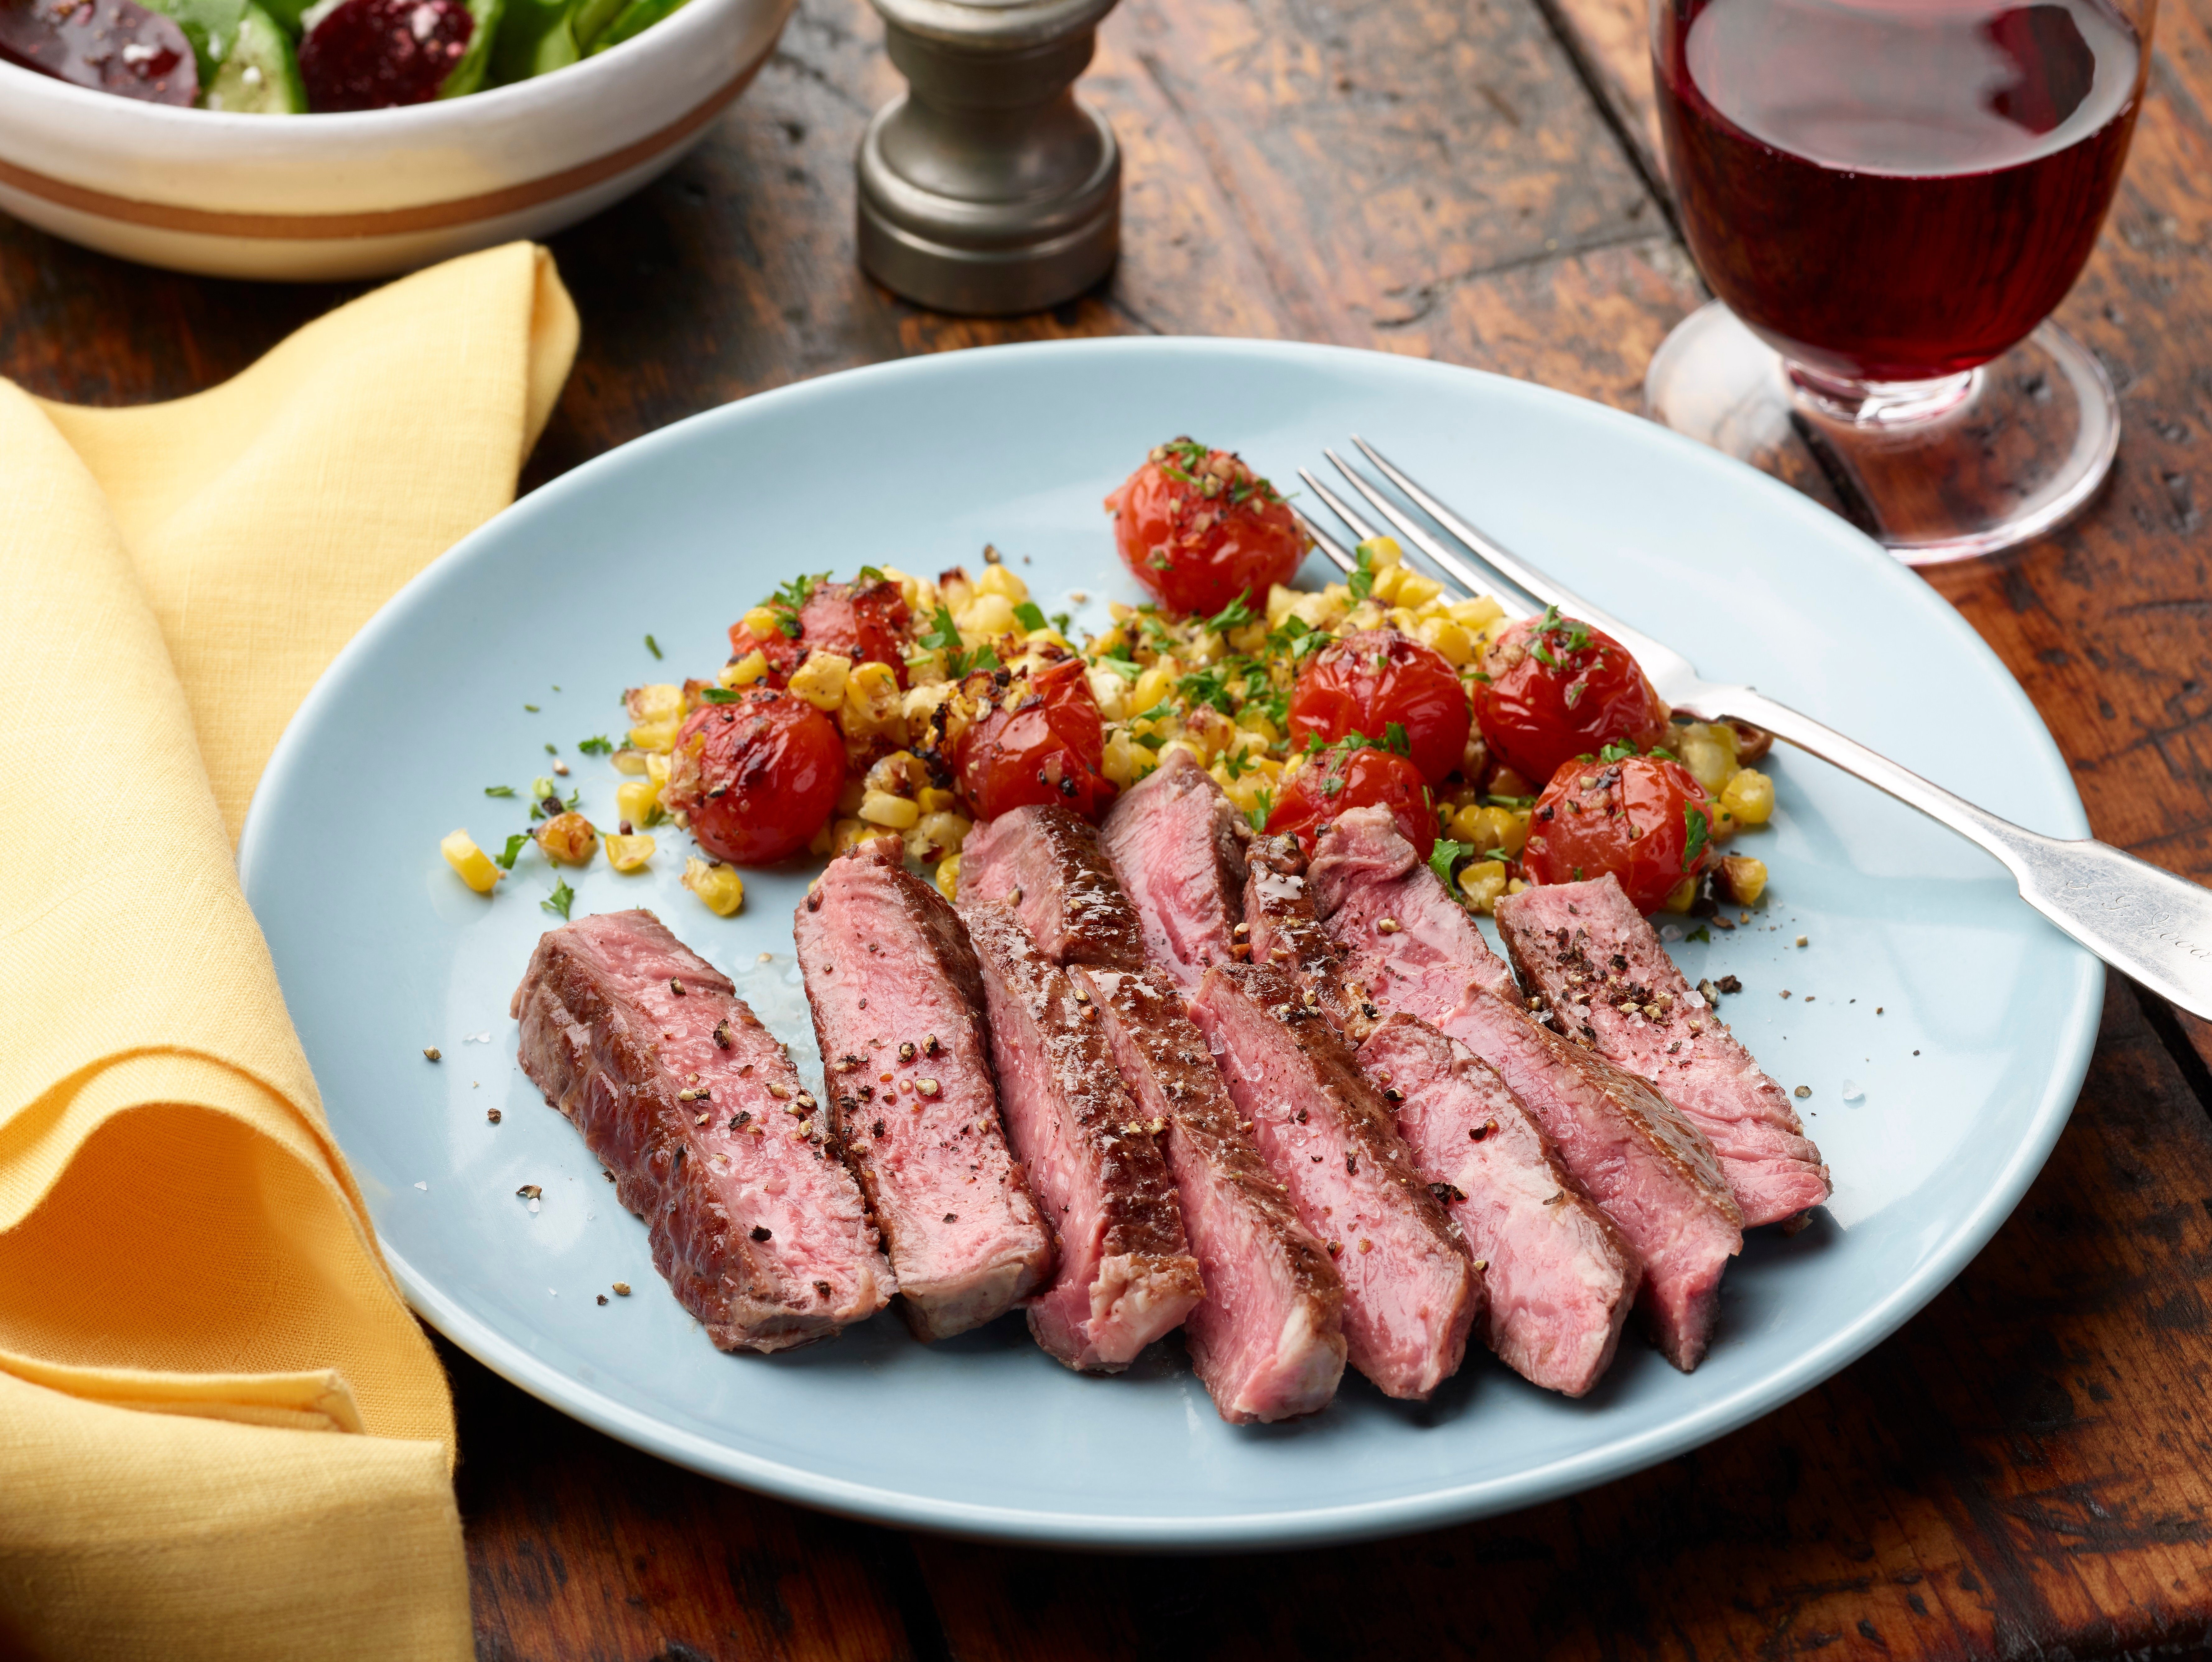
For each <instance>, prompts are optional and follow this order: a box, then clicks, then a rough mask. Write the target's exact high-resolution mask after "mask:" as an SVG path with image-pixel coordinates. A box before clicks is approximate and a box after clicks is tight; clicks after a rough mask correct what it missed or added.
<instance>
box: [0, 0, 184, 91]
mask: <svg viewBox="0 0 2212 1662" xmlns="http://www.w3.org/2000/svg"><path fill="white" fill-rule="evenodd" d="M0 58H4V59H6V60H7V61H8V62H9V63H10V64H20V65H21V67H22V68H24V69H27V70H36V71H38V72H39V73H40V75H50V76H53V77H54V79H55V80H57V81H66V82H70V84H71V85H72V86H77V87H89V88H92V89H93V90H94V92H103V93H115V94H119V95H121V96H122V97H125V98H135V99H138V100H141V101H142V102H144V103H149V104H177V105H185V106H189V105H190V104H191V102H192V101H193V100H195V99H197V97H198V96H199V91H200V76H199V65H198V64H197V63H196V62H195V61H194V59H193V58H192V48H191V42H190V41H188V40H187V39H185V32H184V30H183V29H181V28H179V27H178V26H177V22H176V20H175V19H174V18H170V17H164V16H162V15H161V14H160V13H158V12H151V11H149V10H147V9H146V8H145V7H143V6H141V5H138V4H137V3H135V0H0Z"/></svg>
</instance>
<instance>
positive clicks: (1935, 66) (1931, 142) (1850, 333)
mask: <svg viewBox="0 0 2212 1662" xmlns="http://www.w3.org/2000/svg"><path fill="white" fill-rule="evenodd" d="M2155 5H2156V0H1652V7H1651V52H1652V62H1653V68H1654V70H1655V71H1656V80H1657V85H1658V94H1659V113H1660V121H1661V126H1662V130H1663V132H1664V135H1665V139H1666V147H1667V165H1668V172H1669V173H1670V175H1671V177H1672V179H1673V183H1674V191H1675V196H1676V199H1677V202H1678V203H1679V205H1680V214H1681V222H1682V231H1683V234H1684V236H1685V238H1686V240H1687V241H1688V243H1689V246H1690V252H1691V253H1692V256H1693V257H1694V258H1696V260H1697V262H1698V266H1699V270H1701V271H1702V272H1703V273H1704V275H1705V281H1706V282H1707V283H1708V284H1709V285H1710V286H1711V288H1712V291H1713V293H1714V294H1716V295H1717V296H1718V297H1719V298H1718V299H1717V300H1715V301H1714V302H1712V303H1711V304H1710V305H1708V306H1705V307H1703V308H1702V309H1700V310H1699V311H1698V312H1695V313H1693V314H1692V316H1691V317H1690V318H1687V319H1686V320H1685V321H1684V322H1683V323H1682V324H1681V325H1679V326H1678V327H1677V328H1676V329H1675V330H1674V332H1673V333H1672V334H1671V335H1669V336H1668V337H1667V339H1666V341H1665V342H1664V343H1662V345H1661V346H1660V349H1659V350H1658V352H1657V354H1656V355H1655V356H1654V357H1653V359H1652V361H1651V367H1650V371H1649V373H1647V375H1646V377H1645V379H1644V398H1645V404H1646V408H1647V410H1648V411H1649V413H1650V415H1651V416H1653V417H1654V419H1656V420H1657V421H1660V422H1663V423H1665V424H1666V425H1667V426H1668V427H1671V428H1675V429H1677V430H1678V431H1680V432H1683V433H1687V434H1691V435H1692V436H1693V437H1695V438H1699V439H1701V440H1705V442H1707V443H1709V444H1712V445H1714V446H1717V447H1718V448H1720V449H1723V450H1726V451H1729V452H1731V453H1733V454H1735V455H1739V456H1742V457H1744V458H1746V459H1747V460H1752V461H1754V462H1759V461H1766V462H1769V463H1771V460H1772V458H1773V455H1774V452H1775V450H1776V448H1777V446H1778V445H1779V444H1780V443H1781V442H1782V441H1783V440H1784V439H1785V438H1786V437H1787V436H1788V435H1789V434H1791V433H1793V432H1794V433H1795V434H1796V435H1797V436H1798V437H1799V438H1800V439H1802V440H1803V441H1804V442H1805V443H1806V445H1807V446H1808V448H1810V449H1811V451H1812V452H1813V453H1814V457H1815V458H1817V459H1818V460H1819V461H1820V464H1821V465H1822V467H1823V469H1824V470H1825V471H1826V473H1827V474H1828V476H1829V477H1830V479H1831V481H1832V482H1833V483H1834V484H1835V486H1836V487H1837V488H1838V493H1839V494H1841V495H1842V496H1843V497H1844V499H1845V506H1846V508H1847V509H1849V510H1851V511H1854V512H1855V513H1857V516H1858V517H1860V518H1862V519H1864V520H1866V521H1868V522H1869V527H1870V529H1871V530H1873V531H1874V532H1875V535H1876V536H1877V537H1880V538H1881V540H1882V541H1883V542H1884V543H1886V544H1887V545H1888V547H1889V548H1890V549H1892V551H1893V552H1894V553H1895V554H1896V555H1898V556H1899V558H1900V559H1903V560H1905V561H1910V562H1911V563H1913V564H1924V563H1929V562H1932V561H1940V560H1950V559H1958V558H1961V557H1964V556H1966V555H1975V554H1984V553H1988V552H1990V551H1991V550H1993V549H2000V548H2004V547H2007V546H2008V545H2009V544H2011V543H2017V542H2021V541H2022V540H2024V539H2026V538H2027V537H2033V536H2037V535H2039V534H2040V533H2042V532H2044V531H2049V530H2050V529H2051V528H2052V527H2053V526H2055V525H2057V524H2058V523H2059V522H2061V521H2062V520H2063V519H2065V518H2066V517H2067V516H2068V515H2069V514H2071V513H2073V512H2075V510H2076V509H2077V508H2079V507H2080V506H2081V505H2082V504H2083V503H2085V502H2087V500H2089V498H2090V497H2091V496H2092V495H2093V494H2094V493H2095V491H2096V489H2097V487H2098V485H2099V484H2100V482H2102V480H2103V478H2104V476H2105V474H2106V471H2107V470H2109V469H2110V467H2111V465H2112V455H2113V452H2114V451H2115V449H2116V448H2117V447H2118V443H2119V421H2120V415H2119V405H2118V400H2117V398H2116V397H2115V396H2114V394H2113V391H2112V383H2111V381H2110V379H2108V378H2107V377H2106V374H2105V372H2104V369H2103V367H2101V366H2100V364H2099V363H2098V361H2097V360H2096V358H2095V357H2094V356H2093V355H2091V354H2090V353H2089V352H2088V351H2087V349H2085V348H2084V347H2082V346H2081V343H2079V342H2077V341H2075V339H2074V337H2072V336H2070V335H2069V334H2067V333H2066V332H2065V331H2063V330H2062V329H2060V328H2059V327H2058V326H2057V325H2056V324H2054V323H2051V322H2050V321H2048V318H2049V314H2050V312H2051V308H2052V307H2053V306H2057V303H2058V301H2059V300H2061V299H2062V298H2063V296H2064V295H2065V294H2066V291H2067V290H2068V289H2069V288H2071V287H2072V286H2073V283H2074V280H2075V278H2076V277H2077V276H2080V275H2081V267H2082V265H2083V264H2084V263H2085V262H2086V261H2087V259H2088V257H2089V252H2090V250H2091V248H2092V247H2093V246H2094V244H2095V242H2096V238H2097V232H2098V228H2099V227H2100V225H2101V224H2102V223H2103V221H2104V218H2105V213H2106V209H2107V208H2109V207H2110V206H2111V204H2112V193H2113V191H2114V190H2115V188H2116V187H2117V186H2118V183H2119V176H2120V169H2121V167H2122V166H2123V164H2124V162H2125V161H2126V160H2127V152H2128V141H2129V139H2130V136H2132V135H2133V133H2134V130H2135V121H2136V110H2137V108H2138V107H2139V106H2140V105H2141V102H2142V89H2143V81H2144V76H2145V73H2146V71H2147V70H2148V66H2149V61H2150V35H2151V26H2152V22H2153V13H2154V8H2155Z"/></svg>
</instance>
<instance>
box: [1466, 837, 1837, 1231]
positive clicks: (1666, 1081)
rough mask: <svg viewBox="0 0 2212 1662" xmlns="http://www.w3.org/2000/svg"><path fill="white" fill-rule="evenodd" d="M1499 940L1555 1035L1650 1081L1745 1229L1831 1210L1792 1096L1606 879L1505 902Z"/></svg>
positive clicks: (1816, 1153)
mask: <svg viewBox="0 0 2212 1662" xmlns="http://www.w3.org/2000/svg"><path fill="white" fill-rule="evenodd" d="M1498 933H1499V934H1500V935H1501V936H1503V937H1504V941H1505V949H1506V950H1507V951H1508V952H1509V953H1510V954H1511V955H1512V958H1513V963H1514V967H1515V968H1516V970H1518V971H1519V972H1520V974H1521V977H1522V980H1523V981H1524V982H1525V983H1526V984H1527V986H1528V989H1529V991H1530V992H1532V993H1536V994H1541V996H1542V998H1543V999H1544V1001H1545V1003H1546V1004H1547V1006H1548V1007H1549V1010H1550V1016H1551V1021H1552V1024H1553V1027H1555V1028H1558V1030H1559V1032H1560V1033H1561V1034H1565V1036H1566V1037H1568V1038H1570V1039H1580V1040H1584V1041H1586V1042H1588V1043H1589V1044H1590V1045H1591V1046H1594V1047H1595V1049H1596V1051H1597V1052H1598V1054H1599V1055H1601V1056H1602V1057H1604V1058H1606V1059H1607V1061H1609V1062H1613V1063H1615V1064H1617V1065H1620V1066H1621V1067H1624V1068H1626V1069H1627V1070H1628V1071H1629V1072H1631V1073H1632V1074H1634V1075H1636V1076H1637V1077H1638V1078H1640V1079H1644V1080H1646V1081H1649V1082H1650V1084H1651V1085H1652V1086H1653V1087H1654V1088H1655V1089H1657V1090H1658V1091H1659V1093H1660V1094H1661V1095H1663V1096H1664V1097H1666V1098H1667V1100H1668V1101H1670V1102H1672V1103H1674V1106H1675V1107H1678V1108H1680V1110H1681V1111H1682V1112H1683V1113H1684V1114H1686V1116H1688V1118H1689V1119H1690V1120H1691V1121H1692V1123H1693V1124H1694V1125H1697V1127H1698V1128H1699V1130H1700V1131H1703V1132H1704V1133H1705V1136H1706V1137H1707V1139H1708V1140H1710V1141H1711V1143H1712V1146H1713V1149H1714V1151H1715V1152H1716V1153H1717V1154H1718V1155H1719V1156H1720V1162H1721V1170H1722V1171H1723V1174H1725V1175H1726V1176H1727V1178H1728V1182H1729V1188H1730V1189H1732V1190H1733V1191H1734V1192H1735V1198H1736V1204H1738V1205H1740V1206H1741V1208H1742V1209H1743V1217H1744V1222H1746V1223H1747V1224H1752V1225H1757V1224H1761V1223H1778V1222H1784V1221H1785V1220H1787V1219H1791V1218H1795V1217H1796V1216H1799V1215H1800V1214H1802V1213H1803V1212H1804V1211H1805V1210H1808V1208H1810V1207H1814V1206H1817V1205H1819V1204H1820V1203H1821V1202H1822V1201H1824V1200H1826V1198H1828V1190H1829V1182H1828V1168H1827V1167H1826V1166H1825V1165H1824V1164H1822V1163H1821V1160H1820V1149H1817V1148H1815V1147H1814V1145H1813V1143H1812V1140H1811V1139H1810V1138H1809V1137H1807V1136H1806V1135H1805V1128H1804V1126H1803V1125H1802V1124H1801V1123H1800V1122H1799V1120H1798V1118H1797V1114H1796V1110H1795V1109H1793V1108H1792V1107H1790V1096H1789V1093H1788V1092H1786V1091H1784V1089H1782V1087H1781V1086H1780V1085H1778V1084H1777V1083H1775V1082H1774V1080H1773V1079H1772V1078H1771V1077H1769V1076H1768V1075H1767V1074H1766V1073H1765V1072H1764V1071H1762V1070H1761V1069H1760V1067H1759V1064H1758V1063H1757V1062H1755V1061H1753V1059H1752V1055H1751V1052H1749V1051H1748V1050H1747V1049H1745V1048H1744V1046H1743V1045H1742V1043H1741V1041H1740V1040H1738V1039H1737V1038H1736V1036H1735V1034H1733V1033H1731V1032H1729V1028H1728V1024H1727V1023H1726V1022H1723V1021H1722V1020H1721V1019H1720V1016H1719V1015H1718V1013H1717V1012H1716V1011H1715V1010H1712V1009H1711V1007H1710V1006H1709V1005H1707V1004H1706V1003H1705V999H1704V998H1703V997H1702V996H1701V995H1700V994H1699V992H1698V991H1697V990H1696V989H1695V988H1694V987H1692V986H1691V985H1690V984H1689V982H1688V981H1686V980H1684V979H1683V976H1682V973H1681V971H1680V970H1679V969H1677V968H1675V967H1674V960H1673V959H1671V958H1669V957H1668V955H1667V949H1666V948H1665V947H1663V946H1662V945H1661V944H1660V943H1659V937H1658V936H1657V935H1656V934H1654V933H1653V932H1652V929H1651V925H1650V924H1649V923H1647V922H1645V921H1644V918H1643V917H1642V916H1641V915H1640V914H1639V913H1638V912H1637V910H1636V908H1635V907H1633V906H1632V905H1630V904H1629V901H1628V896H1627V895H1626V894H1624V893H1622V891H1621V888H1620V884H1619V883H1616V882H1614V881H1613V876H1612V874H1611V873H1610V872H1608V873H1607V874H1606V875H1605V876H1601V877H1599V878H1598V879H1596V880H1595V882H1591V883H1558V884H1553V885H1550V886H1547V887H1545V888H1540V889H1525V890H1523V891H1522V893H1520V894H1518V895H1509V896H1507V897H1506V898H1505V899H1504V901H1500V902H1499V904H1498Z"/></svg>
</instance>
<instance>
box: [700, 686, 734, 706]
mask: <svg viewBox="0 0 2212 1662" xmlns="http://www.w3.org/2000/svg"><path fill="white" fill-rule="evenodd" d="M699 696H700V697H701V698H702V699H704V700H705V701H707V702H708V703H709V704H735V703H736V702H737V701H738V695H736V694H735V693H733V692H732V691H731V690H730V689H729V688H727V687H702V688H700V689H699Z"/></svg>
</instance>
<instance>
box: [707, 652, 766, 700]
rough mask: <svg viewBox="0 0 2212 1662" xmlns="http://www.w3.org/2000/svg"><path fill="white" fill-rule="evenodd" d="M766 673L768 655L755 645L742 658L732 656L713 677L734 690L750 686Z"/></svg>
mask: <svg viewBox="0 0 2212 1662" xmlns="http://www.w3.org/2000/svg"><path fill="white" fill-rule="evenodd" d="M767 674H768V656H767V654H766V653H764V652H762V651H761V650H760V649H759V648H758V647H755V648H754V649H753V650H752V651H751V652H747V653H746V654H745V655H744V657H743V658H732V659H731V660H730V661H729V662H728V663H727V664H724V665H722V672H721V673H720V675H718V676H715V677H714V679H715V680H716V681H718V682H721V684H722V685H723V686H725V687H727V688H732V690H734V689H735V688H739V687H750V686H751V685H752V684H753V682H756V681H758V680H760V679H761V678H762V677H763V676H765V675H767Z"/></svg>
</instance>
